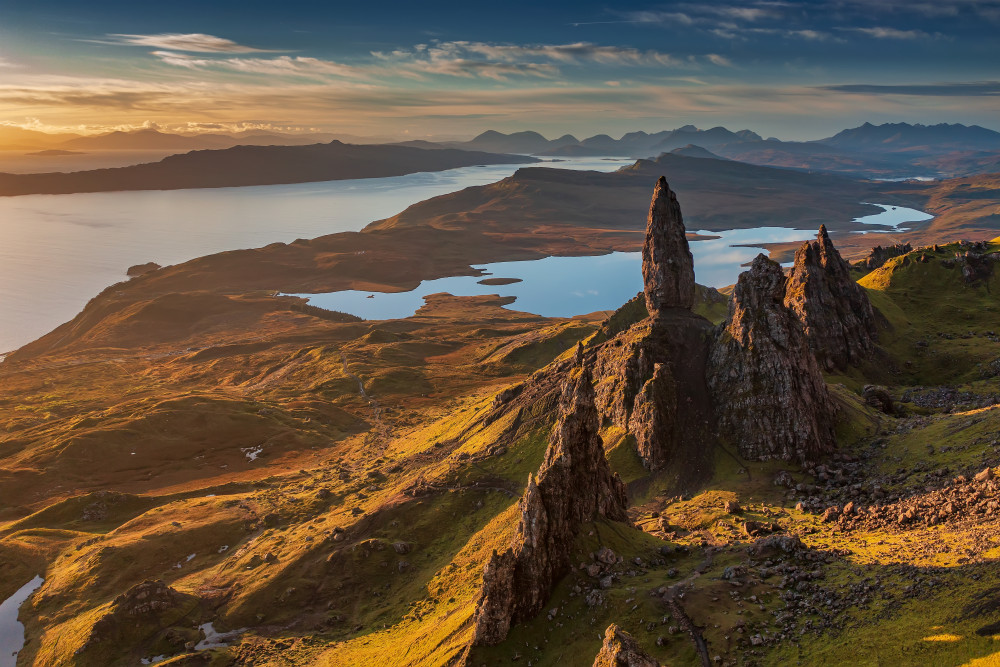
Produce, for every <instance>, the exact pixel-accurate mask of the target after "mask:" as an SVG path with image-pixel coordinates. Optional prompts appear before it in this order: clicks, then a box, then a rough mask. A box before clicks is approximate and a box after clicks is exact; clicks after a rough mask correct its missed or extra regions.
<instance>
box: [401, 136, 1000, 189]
mask: <svg viewBox="0 0 1000 667" xmlns="http://www.w3.org/2000/svg"><path fill="white" fill-rule="evenodd" d="M405 145H411V146H420V147H424V148H430V147H445V146H447V147H450V148H461V149H466V150H470V149H471V150H489V151H493V152H505V153H521V154H531V155H543V156H550V157H609V156H616V157H633V158H652V157H656V156H657V155H660V154H662V153H669V152H672V151H675V150H678V149H683V151H685V152H684V153H682V154H685V155H691V156H697V157H716V158H719V159H730V160H737V161H740V162H747V163H750V164H757V165H764V166H772V167H784V168H787V169H799V170H807V171H826V172H831V173H842V174H849V175H851V176H864V177H868V178H903V177H912V176H938V177H951V176H964V175H969V174H976V173H986V172H989V171H995V170H996V169H997V168H998V165H1000V132H995V131H993V130H989V129H986V128H984V127H979V126H976V125H973V126H967V125H958V124H953V125H946V124H941V125H910V124H908V123H887V124H885V125H872V124H871V123H865V124H864V125H862V126H860V127H856V128H852V129H849V130H844V131H842V132H839V133H838V134H836V135H834V136H832V137H829V138H826V139H821V140H817V141H780V140H778V139H774V138H769V139H764V138H763V137H761V136H760V135H759V134H757V133H756V132H753V131H751V130H739V131H737V132H733V131H732V130H728V129H726V128H724V127H713V128H711V129H707V130H702V129H699V128H697V127H695V126H694V125H685V126H683V127H679V128H677V129H675V130H664V131H662V132H654V133H647V132H630V133H628V134H625V135H623V136H622V137H621V138H619V139H614V138H613V137H610V136H608V135H606V134H598V135H595V136H593V137H588V138H586V139H582V140H580V139H577V138H576V137H574V136H573V135H570V134H567V135H564V136H562V137H559V138H558V139H553V140H549V139H546V138H545V137H544V136H542V135H541V134H538V133H537V132H515V133H513V134H503V133H501V132H497V131H495V130H489V131H487V132H484V133H482V134H480V135H479V136H478V137H476V138H475V139H472V140H471V141H465V142H447V143H432V142H427V141H421V142H407V143H406V144H405ZM695 149H700V150H702V151H704V153H702V154H698V155H695Z"/></svg>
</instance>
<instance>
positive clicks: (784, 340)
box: [709, 255, 835, 461]
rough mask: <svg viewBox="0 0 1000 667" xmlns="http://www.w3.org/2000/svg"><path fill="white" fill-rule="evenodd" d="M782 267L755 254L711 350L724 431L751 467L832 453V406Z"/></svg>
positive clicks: (711, 378)
mask: <svg viewBox="0 0 1000 667" xmlns="http://www.w3.org/2000/svg"><path fill="white" fill-rule="evenodd" d="M786 282H787V281H786V278H785V276H784V274H783V273H782V271H781V266H780V265H779V264H778V263H777V262H773V261H771V260H770V259H768V258H767V257H765V256H764V255H757V258H756V259H755V260H754V261H753V264H751V266H750V270H749V271H744V272H743V273H741V274H740V277H739V280H738V281H737V283H736V287H735V288H734V290H733V299H732V301H730V304H729V319H728V320H727V322H726V325H725V328H724V329H722V330H721V331H720V333H719V338H718V340H717V341H716V343H715V346H714V348H713V350H712V357H711V362H710V366H711V368H710V372H709V384H710V386H711V388H712V394H713V396H714V398H715V405H716V414H717V415H718V416H719V426H720V431H721V432H722V433H723V434H724V435H725V436H726V437H727V439H729V440H731V441H732V442H734V443H735V444H736V445H737V447H738V449H739V453H740V455H741V456H742V457H743V458H745V459H749V460H751V461H760V460H766V459H784V460H799V461H806V460H810V459H815V458H817V457H818V456H819V455H821V454H824V453H827V452H830V451H832V450H833V448H834V433H833V423H834V416H835V408H834V405H833V402H832V400H831V398H830V394H829V392H828V391H827V388H826V383H825V382H824V380H823V375H822V373H821V372H820V369H819V365H818V364H817V363H816V359H815V358H814V357H813V355H812V353H811V352H810V350H809V344H808V342H807V340H806V337H805V334H804V333H803V331H802V327H801V325H800V324H799V322H798V321H797V320H796V318H795V315H794V313H792V312H791V311H790V310H789V309H788V308H786V307H785V306H784V304H783V303H782V297H783V296H784V294H785V283H786Z"/></svg>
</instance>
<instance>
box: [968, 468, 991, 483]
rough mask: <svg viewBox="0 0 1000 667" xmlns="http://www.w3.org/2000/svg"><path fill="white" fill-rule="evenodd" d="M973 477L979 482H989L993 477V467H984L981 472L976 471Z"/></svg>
mask: <svg viewBox="0 0 1000 667" xmlns="http://www.w3.org/2000/svg"><path fill="white" fill-rule="evenodd" d="M972 479H974V480H975V481H977V482H988V481H990V480H991V479H993V469H992V468H984V469H983V470H982V471H981V472H978V473H976V476H975V477H973V478H972Z"/></svg>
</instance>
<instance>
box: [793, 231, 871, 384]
mask: <svg viewBox="0 0 1000 667" xmlns="http://www.w3.org/2000/svg"><path fill="white" fill-rule="evenodd" d="M784 303H785V306H787V307H788V308H790V309H791V310H792V312H793V313H794V314H795V317H796V318H798V320H799V321H800V322H801V323H802V327H803V329H804V330H805V333H806V338H807V339H808V341H809V347H810V349H811V350H812V351H813V354H814V355H816V359H817V361H819V362H820V365H821V366H822V367H823V368H826V369H827V370H834V369H839V370H845V369H846V368H847V366H848V365H849V364H857V363H859V362H860V361H862V360H863V359H865V358H866V357H868V356H869V355H870V354H871V352H872V350H873V349H874V347H875V340H876V338H877V336H878V329H877V327H876V320H875V311H874V310H873V309H872V304H871V302H870V301H869V300H868V295H867V294H865V291H864V288H862V287H861V286H860V285H858V284H857V283H856V282H855V281H854V280H853V279H852V278H851V275H850V267H849V266H848V264H847V262H845V261H844V259H843V258H842V257H841V256H840V253H839V252H837V249H836V248H835V247H834V246H833V242H832V241H831V240H830V236H829V235H828V234H827V233H826V227H825V226H820V228H819V234H818V236H817V239H816V240H815V241H807V242H805V243H803V244H802V247H801V248H799V249H798V251H797V252H796V253H795V265H794V266H793V267H792V271H791V273H790V274H789V276H788V284H787V287H786V290H785V294H784Z"/></svg>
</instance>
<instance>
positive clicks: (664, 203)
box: [642, 176, 694, 317]
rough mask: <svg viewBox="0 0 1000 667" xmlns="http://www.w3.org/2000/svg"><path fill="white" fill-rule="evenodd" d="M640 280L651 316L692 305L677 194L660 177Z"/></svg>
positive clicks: (689, 259) (691, 280)
mask: <svg viewBox="0 0 1000 667" xmlns="http://www.w3.org/2000/svg"><path fill="white" fill-rule="evenodd" d="M642 280H643V285H644V291H645V294H646V308H647V309H648V310H649V314H650V316H652V317H656V316H657V315H659V314H660V313H661V312H662V311H663V310H665V309H667V308H685V309H687V310H690V309H691V307H692V306H693V305H694V258H693V257H692V256H691V250H690V249H688V242H687V237H686V236H685V233H684V220H683V218H682V217H681V206H680V204H678V203H677V195H675V194H674V192H673V191H672V190H671V189H670V186H668V185H667V179H665V178H664V177H662V176H661V177H660V180H659V181H657V183H656V189H655V190H654V191H653V201H652V203H650V205H649V218H648V219H647V221H646V242H645V243H644V244H643V246H642Z"/></svg>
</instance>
